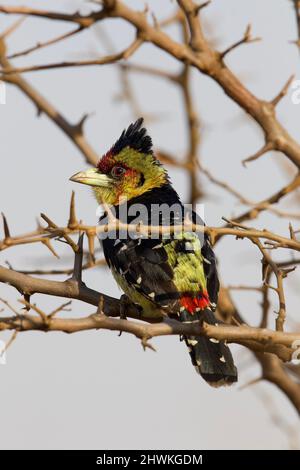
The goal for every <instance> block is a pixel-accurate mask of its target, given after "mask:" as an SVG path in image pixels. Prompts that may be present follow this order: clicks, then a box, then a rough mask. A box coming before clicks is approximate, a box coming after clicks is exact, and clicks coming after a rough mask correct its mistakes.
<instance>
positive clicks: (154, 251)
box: [71, 118, 237, 386]
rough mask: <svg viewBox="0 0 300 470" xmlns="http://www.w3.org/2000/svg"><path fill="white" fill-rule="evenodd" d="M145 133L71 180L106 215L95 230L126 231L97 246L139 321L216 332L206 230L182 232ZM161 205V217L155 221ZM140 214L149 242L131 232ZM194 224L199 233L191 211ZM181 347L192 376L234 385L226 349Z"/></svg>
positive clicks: (201, 341) (124, 138)
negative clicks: (116, 223)
mask: <svg viewBox="0 0 300 470" xmlns="http://www.w3.org/2000/svg"><path fill="white" fill-rule="evenodd" d="M142 126H143V119H142V118H140V119H138V120H137V121H136V122H135V123H134V124H131V125H130V126H129V127H128V129H127V130H124V131H123V132H122V134H121V136H120V138H119V139H118V140H117V142H116V143H115V144H114V145H113V147H112V148H111V149H110V150H109V151H108V152H107V153H106V154H105V155H103V156H102V158H101V159H100V160H99V162H98V164H97V167H96V168H92V169H88V170H87V171H85V172H79V173H76V175H74V176H72V177H71V180H72V181H75V182H78V183H83V184H87V185H90V186H92V188H93V190H94V193H95V196H96V199H97V201H98V203H99V204H104V207H106V211H105V212H104V214H103V215H102V216H101V217H100V220H99V224H100V225H103V224H106V225H107V220H108V215H110V217H111V214H112V213H113V215H114V216H115V217H116V218H117V219H120V220H121V222H125V223H126V224H127V225H126V226H125V227H126V230H125V234H124V228H122V230H121V228H120V227H119V228H118V229H117V231H115V233H114V236H109V234H108V233H107V234H106V236H105V237H104V236H101V237H100V236H99V238H101V243H102V245H103V251H104V256H105V259H106V261H107V264H108V266H109V267H110V269H111V271H112V273H113V276H114V278H115V279H116V282H117V283H118V285H119V286H120V287H121V289H122V290H123V291H124V292H125V295H126V298H127V300H129V301H130V302H132V303H134V304H137V305H138V306H139V309H140V312H141V318H143V316H145V317H147V318H149V317H153V319H155V317H157V318H161V317H162V315H163V316H166V317H172V318H173V317H176V318H177V319H178V320H180V321H181V322H185V323H191V322H197V323H198V324H200V322H203V321H205V322H206V323H208V324H211V325H218V322H217V320H216V318H215V315H214V310H215V309H216V306H217V300H218V291H219V280H218V274H217V269H216V260H215V256H214V253H213V250H212V248H211V245H210V242H209V236H208V235H207V234H203V230H202V231H201V233H197V232H195V231H194V230H193V229H191V226H192V224H191V223H190V224H189V226H188V227H189V228H188V229H186V230H183V229H182V227H183V226H184V221H185V220H186V219H185V217H186V214H185V212H184V210H183V204H182V203H181V201H180V198H179V196H178V194H177V192H176V191H175V189H174V188H173V187H172V185H171V183H170V180H169V178H168V175H167V171H166V169H165V168H164V167H163V166H162V165H161V164H160V162H159V161H158V159H157V158H156V157H155V155H154V153H153V149H152V140H151V138H150V137H149V136H148V135H147V131H146V129H145V128H143V127H142ZM162 205H163V207H164V210H163V211H162V212H159V214H158V213H157V212H158V211H159V210H160V209H159V207H162ZM137 207H138V208H139V211H142V212H143V213H146V220H144V219H143V220H142V222H143V223H144V225H146V226H147V227H148V228H149V227H150V228H151V226H152V227H153V226H156V231H155V233H154V234H151V236H149V235H148V232H147V234H146V235H145V231H141V230H136V231H135V232H134V231H130V230H129V228H128V227H130V224H131V223H132V221H134V220H136V219H137V213H136V208H137ZM174 207H175V210H174ZM124 208H125V209H124ZM141 208H142V209H141ZM134 209H135V210H134ZM143 209H146V211H143ZM166 209H170V210H169V211H168V210H167V211H166ZM181 209H182V210H181ZM109 213H110V214H109ZM121 214H122V215H121ZM170 214H171V215H170ZM165 215H167V217H165ZM155 216H156V218H155ZM157 217H158V218H157ZM144 218H145V216H144ZM153 219H154V220H155V221H156V222H155V223H153ZM191 220H192V221H193V222H194V223H196V224H199V223H201V224H202V225H203V222H202V220H201V219H200V218H199V217H198V216H197V215H196V214H195V213H194V212H193V211H192V212H191ZM199 221H200V222H199ZM175 225H180V227H181V231H176V230H171V229H170V230H169V233H167V231H166V230H159V227H162V228H164V229H166V228H170V227H172V226H173V229H174V226H175ZM134 226H135V227H137V225H136V224H135V225H134ZM140 226H141V225H140ZM123 227H124V226H123ZM121 231H122V233H120V232H121ZM99 232H100V231H99ZM101 234H102V235H103V230H102V231H101ZM166 234H167V235H166ZM184 340H185V342H186V345H187V347H188V350H189V353H190V356H191V360H192V363H193V365H194V366H195V368H196V370H197V372H198V373H200V375H201V376H202V377H203V379H204V380H206V381H207V382H208V383H209V384H210V385H212V386H220V385H230V384H232V383H233V382H236V381H237V370H236V367H235V365H234V362H233V359H232V355H231V352H230V350H229V348H228V346H227V345H226V343H225V342H224V341H218V340H217V339H215V338H207V337H204V336H187V337H184Z"/></svg>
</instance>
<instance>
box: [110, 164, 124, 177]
mask: <svg viewBox="0 0 300 470" xmlns="http://www.w3.org/2000/svg"><path fill="white" fill-rule="evenodd" d="M125 171H126V170H125V168H123V167H122V166H114V167H113V168H112V170H111V175H112V176H113V177H114V178H120V177H121V176H122V175H123V174H124V173H125Z"/></svg>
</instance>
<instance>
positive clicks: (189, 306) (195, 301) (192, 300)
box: [180, 292, 209, 314]
mask: <svg viewBox="0 0 300 470" xmlns="http://www.w3.org/2000/svg"><path fill="white" fill-rule="evenodd" d="M180 304H181V305H182V307H184V308H185V309H186V310H187V311H188V312H189V313H191V314H193V313H194V312H195V310H196V308H200V309H201V310H204V309H205V308H206V307H208V306H209V297H208V293H207V292H203V294H200V295H198V297H190V296H184V297H181V299H180Z"/></svg>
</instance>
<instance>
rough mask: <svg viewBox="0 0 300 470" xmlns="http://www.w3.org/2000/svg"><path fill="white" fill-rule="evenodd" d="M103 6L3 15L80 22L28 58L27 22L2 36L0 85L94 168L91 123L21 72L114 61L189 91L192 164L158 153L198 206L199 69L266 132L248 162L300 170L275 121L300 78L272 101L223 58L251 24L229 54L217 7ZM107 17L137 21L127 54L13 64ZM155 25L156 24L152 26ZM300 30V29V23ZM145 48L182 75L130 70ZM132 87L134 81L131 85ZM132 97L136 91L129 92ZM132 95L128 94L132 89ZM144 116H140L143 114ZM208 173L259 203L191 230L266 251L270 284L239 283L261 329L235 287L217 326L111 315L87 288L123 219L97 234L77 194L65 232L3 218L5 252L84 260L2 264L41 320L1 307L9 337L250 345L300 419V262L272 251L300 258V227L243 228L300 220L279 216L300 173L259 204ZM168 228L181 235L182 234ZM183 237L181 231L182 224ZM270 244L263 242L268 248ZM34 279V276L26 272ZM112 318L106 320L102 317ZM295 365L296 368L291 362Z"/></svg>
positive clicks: (222, 302)
mask: <svg viewBox="0 0 300 470" xmlns="http://www.w3.org/2000/svg"><path fill="white" fill-rule="evenodd" d="M102 3H103V7H102V8H101V9H99V11H96V12H93V13H90V14H89V15H86V16H84V15H81V14H79V13H78V12H75V13H74V14H64V13H59V12H52V11H46V10H39V9H33V8H27V7H11V6H0V13H1V12H2V13H6V14H20V15H29V16H33V17H37V18H43V19H46V20H49V21H53V20H58V21H65V22H69V23H73V24H74V25H75V26H76V29H74V30H72V31H69V32H66V33H64V34H62V35H60V36H58V37H56V38H53V39H50V40H49V41H46V42H44V43H38V44H36V45H35V46H33V47H31V48H28V49H25V50H23V51H20V52H17V53H15V54H12V55H11V56H10V57H6V45H5V39H6V37H7V36H8V35H9V34H11V33H12V32H13V31H14V30H15V28H16V27H18V26H19V24H20V22H19V21H18V22H17V23H15V24H14V25H12V26H11V27H9V28H8V30H6V31H5V32H4V33H3V34H2V35H1V38H0V64H1V67H2V69H1V70H0V78H1V80H4V81H6V82H7V83H9V84H12V85H14V86H16V87H18V88H19V89H20V90H21V91H22V92H23V93H24V94H25V95H26V96H27V97H28V98H29V99H30V100H31V101H32V102H33V103H34V104H35V106H36V107H37V109H38V112H39V113H40V112H44V113H45V114H46V115H47V116H48V117H49V118H50V119H51V120H52V121H53V122H54V123H55V124H56V125H57V126H58V127H59V128H61V129H62V130H63V131H64V132H65V134H66V135H67V136H68V137H69V138H70V139H71V141H72V142H73V143H74V144H75V145H76V146H77V148H78V149H79V150H80V152H81V153H82V155H83V156H84V157H85V159H86V161H87V162H88V163H91V164H93V165H94V164H95V163H96V161H97V159H98V156H97V154H96V152H95V151H94V150H93V149H92V148H91V147H90V145H89V144H88V142H87V141H86V139H85V137H84V133H83V125H84V122H85V119H86V116H84V117H83V118H82V119H81V120H80V121H79V122H78V123H77V124H75V125H72V124H70V123H69V122H68V121H67V120H66V119H65V118H64V117H63V116H62V115H60V114H59V113H58V112H57V110H56V109H55V108H54V107H53V106H52V105H51V104H50V103H49V102H48V101H46V100H45V99H44V98H43V97H42V96H40V94H39V93H38V92H37V91H36V90H35V89H34V88H33V87H32V86H31V85H29V84H28V83H27V82H26V81H25V80H24V79H23V78H22V77H21V75H20V74H21V73H24V72H29V71H38V70H49V69H51V68H62V67H75V66H76V67H77V66H79V67H81V66H88V65H105V64H114V65H115V66H117V67H118V68H119V70H121V71H124V72H129V71H130V72H131V71H133V72H139V73H145V74H147V75H155V76H157V77H158V78H160V79H167V80H169V81H170V82H172V83H174V84H176V85H177V86H178V87H179V90H180V91H181V93H182V95H183V98H184V104H185V119H186V122H187V129H188V134H189V142H188V145H189V148H188V151H187V152H186V156H185V160H184V162H178V161H177V160H176V159H174V158H173V157H171V156H170V155H169V154H168V153H167V152H159V157H160V158H161V159H162V160H163V161H164V162H167V163H168V164H172V165H176V166H178V167H180V168H182V169H185V170H186V171H188V173H189V177H190V182H191V198H190V199H191V200H192V202H194V201H195V200H196V199H197V198H198V197H199V195H201V194H202V189H201V190H200V189H199V184H198V180H197V175H196V171H195V170H196V164H197V159H198V157H199V155H198V151H199V116H198V115H197V113H196V110H195V107H194V103H193V97H192V93H191V88H190V79H189V78H190V77H189V75H190V69H191V68H192V67H193V68H195V69H197V70H198V71H199V72H201V73H203V74H205V75H207V76H209V77H210V78H211V79H212V80H214V81H215V82H216V83H218V84H219V85H220V86H221V87H222V89H223V90H224V92H225V93H226V94H227V95H228V97H229V98H231V99H232V100H233V101H234V102H235V103H237V104H238V105H239V106H240V107H241V108H242V109H243V110H244V111H245V112H246V113H248V114H249V115H250V116H251V117H252V118H253V119H254V120H255V121H256V123H257V124H258V125H259V126H260V128H261V130H262V131H263V134H264V144H263V145H262V148H261V149H260V150H259V151H258V152H256V153H255V154H254V155H252V156H250V157H248V158H246V159H245V160H244V163H246V162H249V161H253V160H256V159H257V158H259V157H260V156H262V155H264V154H265V153H267V152H269V151H271V150H275V151H281V152H282V153H283V154H284V155H285V156H286V157H287V158H288V159H289V160H290V161H292V162H293V163H294V165H295V166H296V167H297V169H299V168H300V146H299V144H298V143H297V142H296V141H295V140H294V139H293V138H292V137H291V136H290V135H289V134H288V132H287V131H286V129H285V128H284V127H283V126H282V125H281V124H280V122H279V121H278V119H277V117H276V106H277V104H278V103H279V101H280V100H281V99H282V98H283V97H284V96H285V95H286V93H287V91H288V88H289V86H290V83H291V80H292V78H293V77H291V78H290V79H289V80H288V81H287V83H286V84H285V85H284V86H283V88H282V90H281V91H280V92H279V93H278V94H277V95H276V96H275V97H274V98H273V99H272V100H270V101H266V100H263V99H258V98H257V97H255V96H254V95H253V94H252V93H251V92H250V91H249V90H248V89H247V88H246V87H245V86H244V85H243V84H242V83H241V82H240V80H239V79H238V78H237V77H236V76H235V75H234V74H233V73H232V72H231V70H230V69H229V68H228V67H227V65H226V63H225V61H224V59H226V56H227V54H228V53H229V52H231V51H232V50H233V49H234V48H236V47H238V46H239V45H241V44H243V43H249V42H252V41H253V39H252V38H251V35H250V27H248V28H247V30H246V32H245V34H244V37H243V38H242V39H241V40H240V41H238V42H236V43H235V44H233V45H232V46H230V47H228V48H227V49H225V50H224V51H223V52H219V51H217V50H214V49H213V47H212V46H211V45H210V43H209V42H208V41H207V40H206V38H205V36H204V34H203V31H202V26H201V18H200V15H199V13H200V10H201V9H202V8H203V7H204V6H206V5H207V4H209V2H205V3H204V4H202V5H201V4H200V5H197V4H196V2H193V1H192V0H178V2H177V3H178V5H179V9H178V11H176V12H175V14H174V15H172V17H170V18H168V19H167V20H165V21H162V22H159V21H158V20H157V18H156V17H155V16H153V22H151V23H150V22H149V21H148V15H147V11H143V12H140V11H135V10H133V9H132V8H130V7H128V6H127V5H126V4H124V3H123V2H122V1H120V0H104V1H103V2H102ZM293 3H294V6H295V11H296V13H297V22H298V23H299V21H298V20H299V8H298V2H296V1H294V0H293ZM107 18H121V19H123V20H124V21H126V22H128V23H129V24H131V25H132V26H133V27H134V29H135V32H136V38H137V39H135V40H134V42H133V43H132V44H131V45H130V46H129V47H128V48H126V49H125V50H123V51H122V52H120V53H111V54H110V55H108V56H106V57H103V58H100V59H99V58H97V59H91V60H78V61H72V62H65V61H62V62H57V63H54V64H43V65H32V66H29V67H14V66H13V65H12V64H11V63H10V61H9V60H8V59H9V58H16V57H20V56H23V55H27V54H30V53H31V52H34V51H36V50H38V49H42V48H44V47H46V46H50V45H51V44H55V43H57V42H59V41H62V40H64V39H66V38H68V37H71V36H73V35H75V34H77V33H79V32H81V31H82V30H83V29H85V28H89V27H90V26H91V25H94V24H96V23H97V22H99V21H103V20H105V19H107ZM174 22H177V23H178V24H179V25H180V27H181V30H182V38H183V39H182V42H177V41H175V40H173V39H172V38H171V37H170V36H169V35H167V34H166V33H165V32H164V31H163V27H165V26H168V25H169V24H173V23H174ZM152 24H153V25H152ZM298 26H299V24H298ZM143 42H149V43H152V44H153V45H154V46H156V47H158V48H160V49H162V50H163V51H165V52H167V53H168V54H169V55H170V56H171V57H173V58H176V59H177V60H178V61H179V62H180V63H181V66H182V67H181V71H180V73H179V74H173V73H170V72H168V71H165V70H160V69H155V68H152V67H149V66H141V65H139V64H130V63H123V62H122V60H126V59H128V58H129V57H130V56H131V55H132V54H133V53H134V52H135V50H136V49H137V48H138V47H140V45H141V44H142V43H143ZM124 77H125V81H124V82H123V88H124V91H125V94H126V93H127V98H128V99H129V100H131V101H133V98H132V93H131V91H130V90H129V88H130V86H129V82H128V76H127V75H126V76H125V75H124ZM126 80H127V81H126ZM126 90H127V91H126ZM128 90H129V91H128ZM135 112H137V109H136V110H135ZM201 169H202V173H203V174H205V175H206V176H207V177H208V178H209V179H210V181H211V182H213V183H214V184H217V185H218V186H220V187H222V188H223V189H225V190H226V191H228V192H229V193H231V194H232V195H233V196H235V197H236V198H237V199H238V200H239V201H240V202H241V203H243V204H245V205H248V206H250V208H249V210H247V211H246V212H244V213H243V214H241V215H240V216H238V217H236V218H235V219H234V220H230V221H227V225H226V226H224V227H205V228H203V227H196V226H193V225H192V224H191V225H190V226H186V228H188V229H194V230H195V229H197V230H198V231H199V232H200V231H205V232H206V233H208V234H209V235H210V237H211V239H212V242H213V243H215V242H217V241H218V240H219V239H221V238H222V237H223V236H234V237H236V238H237V239H243V238H246V239H249V240H250V241H251V242H252V243H254V244H255V245H256V246H257V247H258V249H259V250H260V252H261V254H262V255H263V261H262V265H263V285H262V286H261V287H251V286H238V287H239V288H240V289H241V288H243V289H247V290H253V289H255V290H257V291H258V292H259V293H260V294H261V295H262V316H261V323H260V328H254V327H250V326H248V325H245V322H244V321H243V318H242V317H241V314H240V313H239V311H238V309H237V307H236V305H235V304H234V303H233V301H232V299H231V297H230V294H229V291H228V289H224V288H222V289H221V292H220V296H219V304H218V315H219V318H221V319H222V320H223V321H225V322H226V323H228V324H227V325H223V324H222V325H219V326H218V327H216V326H211V325H206V324H202V325H200V324H199V325H183V324H181V323H178V322H177V321H170V322H168V323H167V322H160V323H156V324H146V323H140V322H139V323H138V322H133V321H125V320H123V319H117V318H110V317H118V316H119V315H120V302H119V300H117V299H113V298H111V297H109V296H105V295H104V294H102V293H99V292H96V291H94V290H92V289H89V288H88V287H87V286H86V285H85V284H84V283H83V281H82V271H83V269H88V268H89V267H93V266H97V265H101V264H103V260H97V261H95V256H94V251H95V246H94V244H95V236H96V234H97V231H99V233H100V232H101V231H102V230H115V227H116V220H115V219H114V218H113V217H111V218H110V221H109V225H108V227H106V228H98V229H97V230H96V228H95V227H93V226H87V225H85V224H84V223H82V222H80V221H78V219H77V217H76V211H75V202H74V195H72V199H71V204H70V213H69V219H68V222H67V224H66V225H65V226H63V227H59V226H58V225H56V224H55V222H53V221H52V220H50V219H49V218H48V217H47V216H45V217H44V218H45V220H46V221H47V223H48V227H41V226H38V228H37V229H36V230H34V231H32V232H30V233H27V234H23V235H19V236H17V237H16V236H13V235H12V231H11V230H10V228H9V225H8V222H7V219H6V217H5V216H3V232H4V238H3V239H2V240H0V251H1V250H4V249H7V248H10V247H14V246H17V245H23V244H24V245H25V244H26V245H28V244H31V243H33V244H34V243H43V244H45V245H46V246H47V247H48V248H49V249H50V250H51V251H52V253H53V254H56V253H55V251H54V250H53V247H52V244H51V241H52V240H53V238H57V237H63V238H64V240H65V242H66V243H67V244H68V245H69V246H70V247H71V248H72V249H73V251H74V253H75V262H74V267H73V268H72V269H62V270H55V269H53V270H48V271H47V270H32V271H30V272H29V271H24V272H23V273H22V272H17V271H15V270H14V269H12V268H11V267H10V269H7V268H4V267H2V266H0V282H2V283H7V284H8V285H11V286H13V287H15V288H16V289H17V290H18V291H19V292H20V293H21V294H22V295H23V296H24V300H22V303H23V304H24V305H25V307H26V308H27V310H28V309H32V310H33V311H34V312H35V313H36V314H37V315H30V314H29V313H28V312H27V311H26V310H25V312H23V311H22V312H21V313H20V312H18V311H17V310H16V309H15V308H14V307H12V306H11V305H10V304H9V303H7V302H6V301H2V303H4V304H5V306H6V307H7V308H9V309H10V310H11V311H12V312H13V314H14V316H11V317H2V318H0V330H1V329H2V330H7V329H8V330H10V329H11V330H14V336H13V338H14V337H15V334H16V332H17V331H27V330H41V331H52V330H55V331H65V332H75V331H82V330H89V329H95V328H96V329H98V328H102V329H109V330H115V331H125V332H128V333H131V334H134V335H135V336H137V337H138V338H140V339H141V342H142V345H143V347H144V348H150V349H153V346H152V345H151V344H150V343H149V339H151V338H152V337H156V336H162V335H169V334H175V335H182V334H196V333H197V334H201V335H205V336H208V337H211V338H216V339H225V340H227V341H229V342H235V343H238V344H241V345H243V346H245V347H247V348H249V349H250V350H252V351H254V352H255V356H256V358H257V360H258V361H259V362H260V364H261V366H262V377H261V378H259V379H265V380H268V381H270V382H271V383H274V384H275V385H276V386H277V387H279V389H280V390H282V391H283V393H285V394H286V396H287V397H288V398H289V399H290V400H291V402H292V403H293V405H294V406H295V408H296V410H297V411H298V413H300V401H299V396H300V393H299V391H300V388H299V387H300V385H299V384H298V383H297V382H295V381H294V380H293V379H292V378H291V376H290V375H289V374H288V373H287V370H290V369H288V367H283V365H282V363H281V360H282V361H290V360H291V357H292V354H293V352H294V351H295V350H294V348H293V347H292V343H293V342H294V341H296V340H297V341H298V340H299V338H300V333H286V332H283V325H284V321H285V317H286V313H287V312H286V307H285V293H284V290H283V278H284V277H286V275H287V274H288V272H289V271H290V269H289V267H290V266H293V265H295V264H297V263H298V261H297V260H292V259H291V260H290V261H283V262H281V263H279V262H276V263H275V262H274V260H273V259H272V257H271V256H270V251H269V250H270V249H279V248H284V249H288V250H293V251H300V240H298V238H297V234H298V233H299V230H294V229H293V227H292V226H290V228H289V236H282V235H279V234H276V233H273V232H272V231H270V230H267V229H266V230H257V229H255V228H252V227H245V226H243V225H241V223H242V222H244V221H245V220H248V219H254V218H256V217H257V216H258V215H259V214H260V213H261V212H262V211H270V212H273V213H275V214H277V215H278V216H288V217H291V216H293V217H295V218H298V217H299V214H297V213H296V214H292V213H291V212H285V211H282V210H279V209H277V208H275V207H273V206H274V204H276V203H278V202H279V201H280V200H281V199H282V198H283V197H284V196H286V195H287V194H291V193H292V192H293V191H296V190H297V189H298V188H299V185H300V178H299V175H298V174H297V175H296V176H295V177H294V179H293V180H292V182H291V183H289V184H288V185H286V186H284V187H283V188H282V189H280V190H279V191H277V192H276V193H274V194H273V195H271V196H270V197H269V198H267V199H264V200H263V201H260V202H253V201H250V200H248V199H246V198H244V197H243V196H242V195H241V194H240V193H239V192H238V191H236V189H235V188H233V187H231V186H230V185H229V184H227V183H225V182H222V181H220V180H218V178H216V177H214V176H213V173H211V172H210V171H209V170H207V169H203V167H202V168H201ZM118 227H119V228H125V227H126V228H127V229H128V230H133V231H136V228H137V227H136V226H131V227H128V226H126V225H123V224H118ZM139 230H140V232H141V233H146V234H148V231H149V227H142V228H141V227H139ZM166 230H167V231H170V232H171V233H173V231H175V230H173V229H171V230H169V228H166ZM177 230H180V227H177ZM151 231H152V232H154V233H155V232H156V233H162V232H163V230H162V229H161V227H151ZM82 233H85V234H86V235H87V239H88V256H89V258H88V261H87V262H86V263H84V264H83V262H82V260H83V246H82V243H83V238H82V236H81V235H80V237H79V241H78V244H76V243H75V242H74V241H73V239H72V236H73V235H75V234H82ZM263 242H264V243H263ZM25 273H26V274H25ZM29 273H32V274H36V275H38V274H43V275H45V274H54V273H57V274H67V275H71V278H70V279H67V280H65V281H61V282H57V281H50V280H46V279H39V278H35V277H32V276H29V275H28V274H29ZM272 273H273V274H274V275H275V278H276V281H277V285H276V287H274V286H272V285H271V276H272ZM270 291H275V292H276V294H277V296H278V301H279V308H278V317H277V321H276V331H273V330H270V329H267V328H266V327H267V324H268V312H269V307H270V302H269V295H270ZM34 293H42V294H45V295H53V296H57V297H64V298H68V299H79V300H81V301H83V302H85V303H88V304H91V305H94V306H96V307H98V310H97V312H98V313H96V314H93V315H90V316H87V317H83V318H65V319H63V318H56V317H55V316H56V314H57V313H59V312H60V311H62V310H64V309H65V308H66V307H68V304H69V302H68V303H67V304H66V303H64V304H63V305H61V306H59V307H58V308H56V309H55V310H53V311H52V312H50V313H48V314H47V313H45V312H44V311H43V310H41V309H40V308H39V307H37V306H36V305H34V304H32V303H31V301H30V300H29V299H30V296H32V295H34ZM103 311H104V313H105V315H103V313H102V312H103ZM126 315H127V316H128V317H129V318H134V319H139V313H138V311H137V309H136V308H135V307H134V306H133V305H132V306H128V308H127V310H126ZM143 319H144V320H145V321H148V322H151V321H152V320H151V318H150V317H149V318H147V317H145V318H143ZM289 365H290V366H291V364H289Z"/></svg>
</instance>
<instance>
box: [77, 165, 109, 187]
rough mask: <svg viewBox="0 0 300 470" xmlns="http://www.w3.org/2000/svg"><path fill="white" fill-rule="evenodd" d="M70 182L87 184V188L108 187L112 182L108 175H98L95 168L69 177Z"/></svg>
mask: <svg viewBox="0 0 300 470" xmlns="http://www.w3.org/2000/svg"><path fill="white" fill-rule="evenodd" d="M70 181H74V182H75V183H82V184H88V185H89V186H102V187H108V186H109V185H110V184H111V183H112V181H113V180H112V178H110V177H109V176H108V175H105V174H103V173H99V171H98V169H97V168H90V169H88V170H87V171H80V172H79V173H76V174H75V175H73V176H71V178H70Z"/></svg>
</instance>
